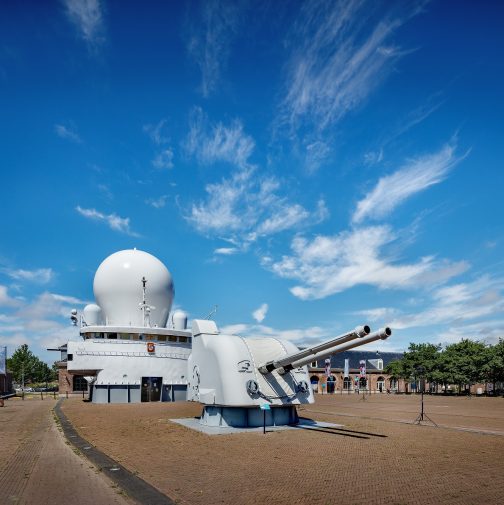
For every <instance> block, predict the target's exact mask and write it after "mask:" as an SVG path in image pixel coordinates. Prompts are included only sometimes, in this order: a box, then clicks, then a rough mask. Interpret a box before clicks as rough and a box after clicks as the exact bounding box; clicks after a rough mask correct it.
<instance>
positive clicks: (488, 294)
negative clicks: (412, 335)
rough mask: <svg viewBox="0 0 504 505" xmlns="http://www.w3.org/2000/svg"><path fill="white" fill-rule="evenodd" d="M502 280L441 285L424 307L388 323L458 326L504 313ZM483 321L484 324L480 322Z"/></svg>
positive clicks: (486, 279) (410, 325) (403, 327)
mask: <svg viewBox="0 0 504 505" xmlns="http://www.w3.org/2000/svg"><path fill="white" fill-rule="evenodd" d="M503 292H504V279H502V278H499V277H498V278H491V277H489V276H482V277H479V278H478V279H476V280H475V281H472V282H468V283H459V284H453V285H449V286H444V287H441V288H439V289H437V290H436V291H434V292H433V294H432V300H431V303H430V305H429V306H427V307H426V308H425V309H423V310H420V311H417V312H415V313H411V314H402V315H398V316H397V317H396V318H395V319H394V320H393V321H391V323H390V324H391V325H392V326H393V327H394V328H397V329H405V328H415V327H424V326H432V325H436V324H450V325H452V326H453V327H455V326H460V325H461V324H462V323H464V322H467V321H473V320H477V319H478V318H481V317H486V318H488V317H495V316H498V315H502V314H503V313H504V296H503ZM483 324H484V323H483Z"/></svg>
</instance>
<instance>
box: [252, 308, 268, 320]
mask: <svg viewBox="0 0 504 505" xmlns="http://www.w3.org/2000/svg"><path fill="white" fill-rule="evenodd" d="M268 309H269V306H268V304H267V303H263V304H262V305H261V306H260V307H259V308H257V309H256V310H254V312H252V317H253V318H254V319H255V320H256V321H257V322H258V323H262V322H263V321H264V318H265V317H266V314H267V313H268Z"/></svg>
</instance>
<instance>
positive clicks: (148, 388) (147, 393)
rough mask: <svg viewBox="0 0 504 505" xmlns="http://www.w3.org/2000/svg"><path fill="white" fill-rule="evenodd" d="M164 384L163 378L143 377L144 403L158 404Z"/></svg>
mask: <svg viewBox="0 0 504 505" xmlns="http://www.w3.org/2000/svg"><path fill="white" fill-rule="evenodd" d="M162 384H163V378H162V377H142V402H158V401H159V400H160V399H161V387H162Z"/></svg>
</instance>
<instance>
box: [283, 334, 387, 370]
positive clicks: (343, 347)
mask: <svg viewBox="0 0 504 505" xmlns="http://www.w3.org/2000/svg"><path fill="white" fill-rule="evenodd" d="M390 335H392V330H391V329H390V328H388V327H386V328H380V329H379V330H378V331H375V332H373V333H370V334H369V335H366V336H365V337H363V338H361V339H359V340H352V341H349V342H345V343H343V344H338V345H335V346H334V347H331V348H329V349H326V350H324V351H321V352H318V353H317V354H315V355H312V356H308V357H306V358H302V359H299V360H296V361H293V362H291V363H289V364H288V365H286V366H284V367H282V368H279V370H278V372H279V373H280V374H284V373H286V372H288V371H290V370H292V369H294V368H299V367H301V366H304V365H307V364H308V363H311V362H312V361H317V360H319V359H323V358H327V357H328V356H331V355H332V354H339V353H340V352H343V351H348V350H349V349H353V348H354V347H358V346H361V345H364V344H369V343H370V342H375V341H376V340H385V339H387V338H389V337H390Z"/></svg>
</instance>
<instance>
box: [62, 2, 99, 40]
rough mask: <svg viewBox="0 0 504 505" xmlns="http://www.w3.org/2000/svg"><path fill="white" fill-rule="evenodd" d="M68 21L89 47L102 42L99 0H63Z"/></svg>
mask: <svg viewBox="0 0 504 505" xmlns="http://www.w3.org/2000/svg"><path fill="white" fill-rule="evenodd" d="M63 3H64V4H65V7H66V9H67V15H68V17H69V18H70V21H72V23H74V25H75V26H76V27H77V28H78V30H79V32H80V35H81V36H82V38H83V39H84V40H85V41H86V43H87V44H88V46H89V47H90V48H93V47H96V46H97V45H98V44H100V43H101V42H103V40H104V37H103V31H104V26H103V12H102V6H101V2H100V0H63Z"/></svg>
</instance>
